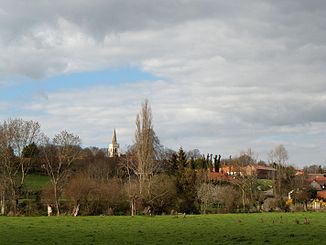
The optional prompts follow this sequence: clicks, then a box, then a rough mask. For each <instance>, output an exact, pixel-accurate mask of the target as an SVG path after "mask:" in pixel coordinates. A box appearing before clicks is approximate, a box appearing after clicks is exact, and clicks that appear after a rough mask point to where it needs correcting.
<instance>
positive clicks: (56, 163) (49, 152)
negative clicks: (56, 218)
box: [42, 131, 81, 215]
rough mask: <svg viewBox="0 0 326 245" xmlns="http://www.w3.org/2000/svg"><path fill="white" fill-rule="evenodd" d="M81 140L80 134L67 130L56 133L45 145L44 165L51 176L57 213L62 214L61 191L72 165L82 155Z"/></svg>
mask: <svg viewBox="0 0 326 245" xmlns="http://www.w3.org/2000/svg"><path fill="white" fill-rule="evenodd" d="M80 144H81V140H80V138H79V136H77V135H74V134H72V133H68V132H67V131H62V132H61V133H59V134H57V135H55V137H54V138H53V139H52V141H50V140H47V144H46V146H44V147H43V151H42V152H43V154H44V160H45V164H44V167H45V169H46V171H47V173H48V175H49V177H50V180H51V184H52V187H53V195H54V201H55V207H56V211H57V215H60V205H59V196H60V195H59V193H60V191H61V190H62V188H63V184H64V182H65V181H66V179H67V176H68V174H69V171H70V167H71V165H72V163H74V161H76V160H77V159H78V158H79V157H80V153H81V148H80Z"/></svg>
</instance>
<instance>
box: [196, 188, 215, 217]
mask: <svg viewBox="0 0 326 245" xmlns="http://www.w3.org/2000/svg"><path fill="white" fill-rule="evenodd" d="M197 198H198V200H199V202H200V209H201V213H202V214H206V211H207V208H209V207H210V206H211V205H212V204H213V203H214V202H216V201H217V199H216V192H215V185H213V184H212V183H202V184H201V185H200V186H199V187H198V189H197Z"/></svg>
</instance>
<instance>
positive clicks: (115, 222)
mask: <svg viewBox="0 0 326 245" xmlns="http://www.w3.org/2000/svg"><path fill="white" fill-rule="evenodd" d="M325 219H326V213H257V214H216V215H188V216H186V217H185V218H184V217H182V216H180V217H175V216H153V217H151V216H136V217H128V216H96V217H95V216H94V217H89V216H87V217H68V216H62V217H44V216H43V217H0V244H2V245H4V244H169V245H172V244H239V243H240V244H325V236H324V232H325V227H326V222H325Z"/></svg>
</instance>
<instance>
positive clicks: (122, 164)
mask: <svg viewBox="0 0 326 245" xmlns="http://www.w3.org/2000/svg"><path fill="white" fill-rule="evenodd" d="M287 158H288V156H287V151H286V150H285V148H284V147H283V146H278V147H276V149H275V150H273V151H272V152H271V153H270V161H269V163H265V162H262V161H260V162H259V161H258V160H257V159H256V157H255V154H254V153H253V152H252V151H251V150H248V151H246V152H243V153H241V154H240V156H238V157H233V158H225V159H221V156H219V158H218V159H217V156H215V157H214V161H213V155H210V154H208V155H207V157H206V156H203V155H201V154H200V152H199V150H192V151H189V152H185V151H184V150H183V148H180V149H179V150H178V151H177V152H175V151H173V150H169V149H165V148H164V147H163V146H162V145H161V144H160V141H159V138H158V137H157V135H156V134H155V131H154V128H153V124H152V112H151V108H150V105H149V103H148V101H147V100H145V101H144V102H143V104H142V107H141V110H140V112H139V114H138V115H137V116H136V130H135V138H134V144H133V145H132V146H130V147H129V149H128V151H127V152H126V153H125V154H123V155H121V156H120V157H115V158H109V157H108V156H107V154H106V152H105V150H103V149H98V148H96V147H87V148H82V147H81V139H80V138H79V136H77V135H75V134H73V133H70V132H67V131H61V132H59V133H58V134H56V135H55V136H54V137H53V138H52V139H50V138H49V137H47V136H46V135H45V134H44V133H43V132H42V131H41V127H40V125H39V123H38V122H34V121H25V120H23V119H8V120H5V121H3V122H2V123H1V124H0V212H1V214H2V215H43V214H45V212H46V207H47V206H51V207H52V208H53V210H54V211H55V213H56V215H60V214H71V215H75V216H76V215H100V214H104V215H109V214H130V215H132V216H133V215H136V214H139V213H142V214H148V215H152V214H163V213H165V214H175V213H207V212H248V211H260V210H261V207H262V204H263V202H264V200H265V199H266V196H265V194H264V193H265V192H266V191H267V190H268V189H269V188H273V193H274V196H275V198H276V201H277V205H276V206H277V207H280V208H286V205H285V200H284V196H286V195H287V193H288V192H289V191H291V190H293V189H298V190H300V191H297V192H296V201H297V202H298V203H300V202H302V203H304V202H306V201H307V200H308V199H309V198H311V196H312V195H313V194H311V190H310V189H309V188H308V187H307V186H305V183H304V180H303V179H302V177H300V178H298V177H297V176H296V174H295V169H294V168H293V167H291V166H287V165H286V161H287ZM256 164H261V165H266V166H267V165H268V166H272V167H274V168H275V169H276V171H275V174H274V176H273V179H272V180H271V181H272V182H271V183H272V184H271V186H269V185H268V184H266V183H264V182H262V181H261V180H259V179H258V178H257V176H256V175H255V174H252V175H246V174H241V171H243V169H244V168H243V167H244V166H253V165H256ZM222 165H227V166H229V167H230V168H231V167H232V169H238V171H237V174H236V175H234V176H233V177H232V178H230V179H228V180H223V179H218V180H216V179H215V180H214V179H210V177H209V173H210V172H212V171H215V172H219V169H220V168H221V166H222ZM318 171H321V169H320V168H318ZM31 174H33V175H35V176H42V175H43V176H48V180H49V181H48V184H47V185H46V186H44V187H43V188H41V189H38V190H35V189H30V188H28V187H27V185H26V177H27V176H29V175H31Z"/></svg>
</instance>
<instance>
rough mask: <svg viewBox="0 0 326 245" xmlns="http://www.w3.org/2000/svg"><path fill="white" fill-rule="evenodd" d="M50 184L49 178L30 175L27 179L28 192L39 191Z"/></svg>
mask: <svg viewBox="0 0 326 245" xmlns="http://www.w3.org/2000/svg"><path fill="white" fill-rule="evenodd" d="M48 183H49V177H48V176H44V175H36V174H29V175H27V176H26V179H25V186H26V188H27V190H33V191H38V190H41V189H42V188H44V187H45V186H46V185H47V184H48Z"/></svg>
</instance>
